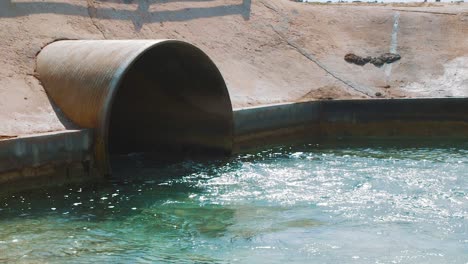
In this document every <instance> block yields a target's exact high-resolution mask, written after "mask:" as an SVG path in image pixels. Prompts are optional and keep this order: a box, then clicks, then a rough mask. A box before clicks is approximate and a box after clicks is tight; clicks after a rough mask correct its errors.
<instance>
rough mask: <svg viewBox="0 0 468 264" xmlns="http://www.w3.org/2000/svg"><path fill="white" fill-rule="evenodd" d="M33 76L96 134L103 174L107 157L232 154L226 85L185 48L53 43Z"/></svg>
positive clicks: (148, 43)
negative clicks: (170, 152)
mask: <svg viewBox="0 0 468 264" xmlns="http://www.w3.org/2000/svg"><path fill="white" fill-rule="evenodd" d="M37 73H38V74H39V79H40V80H41V82H42V84H43V86H44V87H45V89H46V91H47V93H48V95H49V96H50V98H51V99H52V100H53V101H54V103H55V104H56V105H57V106H58V107H60V109H61V110H62V111H63V113H64V114H65V115H66V116H67V117H68V118H69V119H70V120H71V121H73V122H74V123H75V124H77V125H79V126H81V127H86V128H93V129H94V130H95V156H96V161H97V166H98V168H99V169H100V170H101V171H102V172H103V173H106V174H110V173H111V167H110V162H109V159H110V155H111V154H112V153H128V152H138V151H148V150H149V151H153V150H164V149H171V150H183V149H187V148H188V149H191V148H196V149H198V148H200V149H210V150H217V151H222V152H231V150H232V138H233V113H232V106H231V101H230V98H229V93H228V90H227V88H226V84H225V82H224V79H223V77H222V75H221V73H220V72H219V70H218V69H217V67H216V65H215V64H214V63H213V62H212V61H211V60H210V59H209V57H208V56H207V55H206V54H205V53H203V51H201V50H200V49H198V48H196V47H195V46H193V45H191V44H189V43H186V42H182V41H177V40H65V41H58V42H54V43H52V44H50V45H48V46H46V47H45V48H44V49H43V50H42V51H41V52H40V53H39V55H38V58H37Z"/></svg>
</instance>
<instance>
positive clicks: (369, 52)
mask: <svg viewBox="0 0 468 264" xmlns="http://www.w3.org/2000/svg"><path fill="white" fill-rule="evenodd" d="M160 38H173V39H181V40H185V41H188V42H191V43H194V44H195V45H197V46H199V47H200V48H202V49H203V50H204V51H205V52H206V53H207V54H208V55H209V56H210V57H211V58H212V59H213V60H214V62H215V63H216V64H217V65H218V67H219V68H220V70H221V72H222V74H223V76H224V78H225V80H226V82H227V85H228V88H229V91H230V94H231V98H232V102H233V105H234V107H243V106H251V105H260V104H271V103H279V102H291V101H305V100H316V99H326V100H328V99H343V98H401V97H434V96H437V97H447V96H468V3H458V4H446V3H444V4H440V3H438V4H433V3H431V4H428V3H425V4H385V5H383V4H333V5H325V4H306V3H298V2H293V1H289V0H181V1H172V0H133V1H132V0H94V1H93V0H87V1H85V0H47V1H42V0H1V1H0V65H1V67H0V138H7V137H14V136H18V135H23V134H31V133H37V132H46V131H55V130H62V129H64V127H65V126H64V124H63V122H66V121H63V120H64V118H63V117H62V116H61V114H60V113H59V111H58V110H57V109H56V110H55V111H54V109H53V107H52V106H51V103H50V101H49V99H48V97H47V95H46V93H45V91H44V89H43V88H42V87H41V85H40V83H39V81H38V80H37V79H36V76H35V72H34V69H35V56H36V54H37V53H38V52H39V51H40V50H41V48H42V47H43V46H45V45H46V44H47V43H50V42H52V41H54V40H58V39H160ZM388 52H392V53H397V54H399V55H401V59H400V60H398V61H396V62H394V63H392V64H386V65H384V66H382V67H375V66H373V65H371V64H366V65H364V66H359V65H355V64H350V63H347V62H346V61H345V60H344V56H345V55H346V54H348V53H354V54H357V55H360V56H364V57H365V56H371V57H375V56H379V55H381V54H384V53H388Z"/></svg>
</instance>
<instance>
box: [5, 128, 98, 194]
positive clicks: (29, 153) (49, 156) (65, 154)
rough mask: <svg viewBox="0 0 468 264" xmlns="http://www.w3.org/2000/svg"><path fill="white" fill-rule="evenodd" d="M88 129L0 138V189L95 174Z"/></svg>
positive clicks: (67, 179)
mask: <svg viewBox="0 0 468 264" xmlns="http://www.w3.org/2000/svg"><path fill="white" fill-rule="evenodd" d="M92 145H93V137H92V131H91V130H89V129H81V130H67V131H60V132H53V133H43V134H36V135H31V136H24V137H18V138H12V139H7V140H1V141H0V191H1V193H5V192H8V191H11V190H18V189H24V188H30V187H32V186H38V185H42V184H47V185H51V184H60V183H63V182H70V181H75V180H82V179H86V178H89V177H96V176H97V174H96V173H95V171H94V169H93V152H92Z"/></svg>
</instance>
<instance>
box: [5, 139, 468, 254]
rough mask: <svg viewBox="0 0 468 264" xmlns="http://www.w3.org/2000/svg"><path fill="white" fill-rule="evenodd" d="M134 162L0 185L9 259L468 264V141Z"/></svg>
mask: <svg viewBox="0 0 468 264" xmlns="http://www.w3.org/2000/svg"><path fill="white" fill-rule="evenodd" d="M127 162H129V163H131V164H133V165H134V166H136V167H137V169H135V168H133V169H131V170H129V171H125V170H124V168H125V167H128V166H127V165H128V164H127V165H125V164H124V165H122V166H121V167H122V168H121V169H119V171H121V172H123V174H124V175H125V176H122V177H120V178H119V179H113V180H109V181H106V182H101V183H92V184H85V185H80V186H76V185H74V186H69V187H67V188H49V189H42V190H37V191H33V192H31V191H30V192H24V193H19V194H16V195H14V196H9V197H4V198H1V199H0V262H2V261H5V262H14V261H17V262H22V263H29V262H33V263H42V262H46V261H47V262H49V263H63V262H67V263H89V262H94V263H102V262H105V263H468V253H467V252H468V231H467V230H468V228H467V227H468V221H467V219H468V195H467V193H468V146H467V145H461V146H457V145H456V144H455V145H450V146H432V147H421V146H420V147H417V146H416V147H406V148H405V147H388V146H387V147H372V148H368V147H360V146H349V147H326V146H316V145H309V146H302V147H283V148H276V149H271V150H268V151H263V152H259V153H256V154H247V155H242V156H239V157H235V158H232V159H229V160H218V161H211V162H210V161H184V162H180V163H173V164H170V165H163V164H158V163H156V162H154V161H151V158H148V157H146V156H144V155H131V156H130V157H129V161H127ZM120 164H122V163H120Z"/></svg>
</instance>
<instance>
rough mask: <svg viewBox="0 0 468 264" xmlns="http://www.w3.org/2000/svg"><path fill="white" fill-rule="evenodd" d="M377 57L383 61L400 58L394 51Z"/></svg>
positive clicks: (388, 61) (392, 60)
mask: <svg viewBox="0 0 468 264" xmlns="http://www.w3.org/2000/svg"><path fill="white" fill-rule="evenodd" d="M379 58H380V59H381V60H383V61H384V62H385V63H392V62H395V61H397V60H399V59H401V56H400V55H399V54H395V53H384V54H382V55H381V56H380V57H379Z"/></svg>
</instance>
